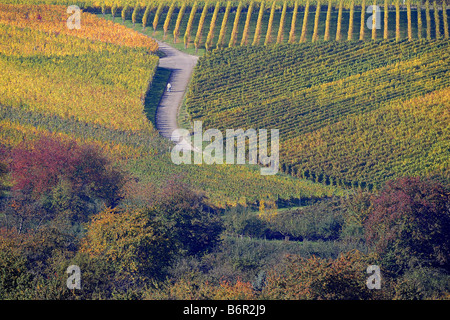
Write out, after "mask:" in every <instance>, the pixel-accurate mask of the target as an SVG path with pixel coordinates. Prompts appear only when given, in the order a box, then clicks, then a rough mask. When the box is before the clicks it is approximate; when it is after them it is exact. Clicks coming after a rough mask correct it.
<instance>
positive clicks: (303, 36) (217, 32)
mask: <svg viewBox="0 0 450 320" xmlns="http://www.w3.org/2000/svg"><path fill="white" fill-rule="evenodd" d="M15 2H16V1H8V0H3V1H0V3H15ZM18 2H19V3H29V4H34V3H46V4H47V3H52V4H65V5H73V4H77V5H79V6H80V7H81V8H84V10H85V11H87V12H91V13H95V14H98V15H101V16H102V17H104V18H106V20H109V21H111V20H112V21H115V22H121V23H123V24H126V25H127V26H129V27H133V28H134V29H136V30H139V31H141V32H143V33H144V34H148V35H150V36H152V37H155V38H157V39H159V40H164V41H166V42H168V43H171V44H172V45H174V46H175V47H176V48H178V49H180V50H189V49H190V48H191V49H192V50H195V53H196V54H200V55H201V54H203V52H204V50H206V51H211V50H213V49H216V48H224V47H233V46H240V45H259V44H264V45H268V44H283V43H299V42H306V41H308V42H317V41H331V40H334V41H345V40H389V39H395V40H397V41H401V40H402V39H408V40H413V39H428V40H430V39H438V38H448V37H449V18H448V17H449V12H448V11H449V10H447V9H446V10H442V8H443V7H445V8H447V4H446V2H445V1H438V2H436V1H426V2H423V3H422V2H421V1H415V0H408V1H405V2H401V1H394V2H392V1H384V0H383V1H381V0H379V1H378V2H377V1H365V0H358V1H350V0H342V1H336V0H329V1H325V0H322V1H320V0H298V1H250V0H248V1H227V2H221V1H218V2H214V1H206V2H205V1H168V0H156V1H150V2H141V1H136V2H134V1H133V2H129V1H125V0H123V1H121V0H119V1H114V2H113V1H111V2H110V1H83V2H75V3H73V2H70V3H69V2H67V1H65V0H61V1H59V0H50V1H39V0H37V1H18ZM419 3H421V4H422V5H420V6H419V5H418V4H419ZM373 6H378V8H379V11H378V12H374V11H373V8H374V7H373ZM66 17H67V15H66ZM371 17H372V18H371ZM377 19H378V20H377ZM83 23H86V24H89V23H90V21H89V19H88V20H86V21H84V20H83ZM369 24H370V25H373V26H375V27H373V28H372V27H371V29H369ZM82 30H83V29H82ZM58 32H59V30H58ZM125 39H126V38H125ZM199 50H200V51H199ZM189 52H191V51H189Z"/></svg>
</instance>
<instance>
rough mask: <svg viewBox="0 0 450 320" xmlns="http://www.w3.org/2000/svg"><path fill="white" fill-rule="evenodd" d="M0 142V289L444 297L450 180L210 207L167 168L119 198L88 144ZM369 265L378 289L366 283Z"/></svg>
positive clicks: (13, 293) (118, 182) (23, 293)
mask: <svg viewBox="0 0 450 320" xmlns="http://www.w3.org/2000/svg"><path fill="white" fill-rule="evenodd" d="M0 151H1V152H0V156H1V158H0V191H1V194H0V196H1V197H0V203H1V207H0V208H1V209H0V249H1V250H0V266H1V268H2V273H1V275H0V284H1V286H0V298H1V299H332V300H335V299H364V300H366V299H445V298H448V292H449V287H448V283H449V282H448V279H449V277H450V275H449V272H450V262H449V261H448V257H449V256H450V255H449V254H448V253H449V252H448V248H449V240H448V231H449V230H450V219H449V217H448V214H447V213H446V210H447V208H448V205H449V203H450V199H449V189H448V187H449V186H448V185H444V184H442V183H439V182H437V181H435V180H430V179H420V178H403V179H398V180H395V181H390V182H389V183H387V184H386V185H385V186H384V187H383V188H382V190H380V192H379V193H377V194H371V193H364V192H359V193H356V194H354V195H352V196H351V197H349V198H347V199H344V198H334V199H329V200H323V201H319V202H313V203H312V204H309V206H305V207H302V208H299V209H294V210H287V211H273V210H271V208H272V207H271V206H269V202H267V203H266V205H264V203H261V204H260V210H259V212H252V211H249V210H248V208H244V207H239V206H238V207H236V208H234V209H230V210H226V211H222V210H216V209H215V208H213V207H210V206H208V205H206V204H205V198H204V195H202V194H201V193H198V192H194V191H192V189H191V188H190V187H189V186H187V185H184V184H182V183H179V182H178V181H177V180H176V178H175V179H172V180H169V181H167V182H166V183H165V185H164V187H163V188H161V189H160V190H159V191H157V192H154V193H153V194H152V195H151V197H150V199H149V200H150V201H149V202H148V203H147V205H145V206H137V207H136V206H135V207H130V206H128V205H125V203H126V202H125V201H126V198H127V197H128V196H129V195H128V194H127V193H126V192H124V191H125V189H124V187H125V183H126V180H127V177H126V176H127V173H126V172H124V171H122V170H121V169H120V168H118V167H114V165H112V163H111V162H110V161H109V160H108V159H107V158H106V157H105V156H104V155H103V154H102V152H101V151H100V149H98V148H96V147H95V146H92V145H80V144H77V143H75V142H73V141H64V140H61V139H58V138H54V137H53V138H52V137H50V136H47V137H42V138H40V139H38V140H35V141H30V142H26V143H21V144H19V145H17V146H16V147H14V148H5V147H4V146H2V147H1V150H0ZM30 169H31V170H30ZM38 169H39V170H38ZM111 187H112V188H111ZM405 195H406V196H405ZM105 206H107V207H106V208H105ZM399 221H401V222H402V223H400V224H399ZM380 226H382V227H380ZM270 232H271V233H272V234H273V233H279V234H281V235H283V236H284V237H285V238H284V239H285V240H283V241H273V240H272V241H269V240H265V239H264V237H265V238H267V236H268V234H269V233H270ZM242 236H244V238H242ZM249 237H251V238H249ZM286 240H295V241H286ZM311 253H314V255H311ZM373 264H376V265H379V266H380V269H381V273H382V283H381V286H382V289H383V290H369V289H368V288H367V287H366V280H367V273H366V269H367V266H368V265H373ZM70 265H76V266H78V267H79V268H80V271H81V289H69V288H67V286H66V282H67V277H68V274H67V273H66V270H67V268H68V266H70ZM431 279H432V280H433V281H430V280H431ZM286 286H287V287H286Z"/></svg>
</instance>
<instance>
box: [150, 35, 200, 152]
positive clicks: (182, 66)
mask: <svg viewBox="0 0 450 320" xmlns="http://www.w3.org/2000/svg"><path fill="white" fill-rule="evenodd" d="M157 42H158V45H159V50H160V51H162V52H163V53H164V54H165V55H166V56H165V57H163V58H160V59H159V67H161V68H165V69H170V70H172V73H171V75H170V78H169V83H170V84H171V85H172V88H171V91H170V92H167V90H165V91H164V94H163V96H162V98H161V101H160V102H159V105H158V108H157V110H156V129H157V130H158V131H159V133H160V134H161V135H162V136H163V137H165V138H167V139H171V140H172V141H174V142H178V144H177V145H178V146H179V147H185V148H187V149H188V150H193V149H192V146H191V145H190V144H189V143H187V142H184V140H183V142H181V143H180V142H179V141H180V137H176V136H175V137H172V133H173V131H174V130H176V129H178V123H177V118H178V112H179V109H180V107H181V104H182V103H183V98H184V94H185V93H186V90H187V87H188V84H189V81H190V79H191V76H192V73H193V71H194V67H195V65H196V64H197V60H198V57H197V56H192V55H189V54H186V53H184V52H181V51H179V50H177V49H175V48H173V47H171V46H169V45H168V44H166V43H164V42H161V41H157Z"/></svg>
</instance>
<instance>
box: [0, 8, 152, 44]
mask: <svg viewBox="0 0 450 320" xmlns="http://www.w3.org/2000/svg"><path fill="white" fill-rule="evenodd" d="M66 10H67V7H65V6H56V5H39V6H38V5H5V4H0V23H3V24H9V25H14V26H17V27H21V28H25V27H28V28H32V29H37V30H40V31H44V32H50V33H53V34H55V35H58V34H60V33H61V34H67V35H72V36H76V37H79V38H85V39H89V40H95V41H102V42H109V43H114V44H118V45H123V46H128V47H140V48H146V49H147V50H148V51H149V52H156V50H158V44H157V43H156V42H155V41H154V40H153V39H151V38H149V37H147V36H145V35H143V34H140V33H139V32H136V31H134V30H132V29H129V28H127V27H125V26H123V25H120V24H117V23H114V22H112V21H107V20H104V19H100V18H97V16H95V15H94V14H90V13H86V12H82V13H81V29H78V30H77V29H72V30H70V29H69V28H68V27H67V19H68V18H69V17H70V15H71V14H68V13H67V11H66Z"/></svg>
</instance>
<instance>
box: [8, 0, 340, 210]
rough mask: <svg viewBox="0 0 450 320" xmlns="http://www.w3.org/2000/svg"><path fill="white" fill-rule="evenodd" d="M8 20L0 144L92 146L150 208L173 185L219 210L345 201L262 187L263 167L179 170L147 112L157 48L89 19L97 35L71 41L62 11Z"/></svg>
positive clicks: (306, 190) (304, 184)
mask: <svg viewBox="0 0 450 320" xmlns="http://www.w3.org/2000/svg"><path fill="white" fill-rule="evenodd" d="M0 13H1V14H0V65H1V66H2V67H3V70H4V74H3V76H2V77H1V80H0V92H1V94H0V96H1V98H0V143H1V144H5V145H7V146H10V147H13V146H16V145H18V144H19V143H20V142H21V141H24V140H30V139H37V138H38V137H39V136H42V135H48V134H52V135H57V136H59V137H63V138H64V139H75V140H77V141H78V142H79V143H83V144H85V143H94V144H96V145H98V146H99V147H100V148H101V149H103V150H104V151H105V152H107V153H108V154H109V155H110V156H111V157H112V158H113V159H116V160H117V161H119V162H120V163H121V165H122V166H123V167H124V168H127V170H129V171H130V172H132V173H133V175H135V176H136V177H138V178H137V180H139V182H138V183H135V184H134V183H133V184H132V186H131V187H130V188H131V190H132V191H130V192H131V194H132V195H133V197H135V198H143V199H145V198H146V197H148V195H149V194H150V193H151V192H154V190H155V189H157V188H158V187H160V186H161V185H163V184H164V183H165V181H167V180H168V179H171V178H172V177H174V176H178V177H179V179H180V180H182V181H185V182H186V183H189V184H191V185H192V186H194V187H195V188H197V189H199V190H203V191H204V192H205V193H206V195H207V196H208V197H209V199H210V200H209V201H210V203H211V204H213V205H216V206H219V207H224V206H226V205H236V204H237V203H238V202H239V203H241V204H249V205H250V204H255V203H257V201H258V200H259V199H260V198H261V197H263V198H267V199H272V200H276V199H285V200H288V201H289V200H290V199H292V200H293V199H298V198H301V197H305V198H310V197H323V196H331V195H332V194H340V193H342V190H341V189H339V188H335V187H327V186H324V185H321V184H314V183H311V182H308V181H299V180H295V179H292V178H291V177H289V176H276V177H270V178H264V177H261V176H260V174H259V171H258V169H257V168H256V167H255V168H253V167H248V166H201V165H199V166H189V165H183V166H177V165H174V164H173V163H172V162H171V161H170V154H168V150H169V142H167V141H165V140H164V139H163V138H162V137H160V136H158V134H157V132H156V131H155V130H154V129H153V126H152V125H151V123H150V122H149V120H148V119H147V117H146V115H145V113H144V109H145V108H146V106H147V104H150V103H154V101H147V100H146V99H147V98H146V97H145V95H146V91H147V89H148V86H149V82H151V79H152V78H153V75H154V72H155V69H156V66H157V63H158V57H157V56H156V55H154V54H153V52H154V50H156V48H157V45H156V43H155V42H154V41H153V40H151V39H150V38H148V37H143V36H141V35H140V34H138V33H137V32H135V31H133V30H131V29H128V28H125V27H123V26H121V25H119V24H117V23H112V22H108V21H106V20H103V19H100V18H98V17H96V16H95V15H90V14H86V13H85V18H86V20H91V22H90V26H91V27H90V28H91V29H88V30H85V31H84V32H83V33H82V34H76V35H72V34H71V33H72V32H74V31H73V30H66V31H64V28H63V27H62V26H64V23H65V20H64V18H63V17H66V16H67V15H66V14H65V8H64V7H59V6H50V7H46V8H45V9H44V8H43V7H40V6H39V7H38V6H37V7H29V6H17V7H16V6H13V7H10V6H3V5H2V6H0ZM38 16H40V17H41V22H37V21H38V20H37V17H38ZM13 17H17V18H16V19H13ZM25 17H28V18H25ZM56 17H59V18H58V19H57V18H56ZM28 20H29V22H28V24H27V21H28ZM26 25H28V26H26ZM53 26H55V29H53ZM95 26H100V28H99V29H98V30H97V28H96V27H95ZM108 28H111V29H110V30H109V29H108ZM54 30H61V32H60V33H58V31H56V32H55V31H54ZM98 32H100V33H98ZM103 33H106V34H108V35H109V36H108V37H102V36H101V34H103ZM126 39H128V40H126ZM150 98H151V99H154V98H152V96H150ZM236 177H239V180H236ZM217 181H222V182H224V183H220V184H219V183H217ZM150 186H152V187H150ZM243 186H245V187H244V188H242V187H243ZM152 190H153V191H152Z"/></svg>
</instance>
